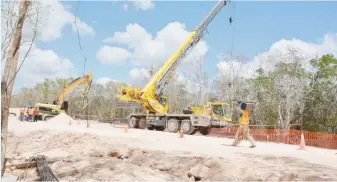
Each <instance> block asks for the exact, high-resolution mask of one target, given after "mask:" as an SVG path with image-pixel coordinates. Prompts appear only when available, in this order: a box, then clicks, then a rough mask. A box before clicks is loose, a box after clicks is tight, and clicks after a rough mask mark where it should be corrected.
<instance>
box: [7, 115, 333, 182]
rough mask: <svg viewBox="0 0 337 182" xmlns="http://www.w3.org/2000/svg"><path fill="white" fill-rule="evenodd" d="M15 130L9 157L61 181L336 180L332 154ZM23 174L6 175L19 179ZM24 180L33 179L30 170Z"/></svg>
mask: <svg viewBox="0 0 337 182" xmlns="http://www.w3.org/2000/svg"><path fill="white" fill-rule="evenodd" d="M69 120H70V118H68V116H65V115H62V116H60V117H57V118H56V117H55V118H53V119H52V120H49V121H47V122H43V121H40V122H37V123H32V122H20V121H18V120H17V118H16V117H14V116H11V117H10V121H9V141H8V142H9V143H8V149H7V157H8V158H11V159H12V160H13V159H19V158H24V157H31V156H33V155H37V154H44V155H46V156H48V157H49V158H50V159H58V160H59V161H57V162H54V163H53V164H51V168H52V169H53V171H54V172H55V173H56V175H57V177H58V178H59V179H61V180H115V181H120V180H126V181H130V180H137V181H150V180H151V181H153V180H156V181H157V180H159V181H177V180H183V181H198V180H202V181H203V180H208V181H223V180H287V181H289V180H310V181H326V180H334V181H336V180H337V173H336V171H337V155H336V150H327V149H318V148H313V147H307V148H306V150H304V151H302V150H297V149H298V147H297V146H292V145H286V144H274V143H262V142H258V143H257V147H256V148H253V149H251V148H249V145H250V144H249V143H248V142H247V141H243V142H242V143H241V144H240V146H239V147H232V146H230V144H231V143H232V140H231V139H226V138H214V137H205V136H187V135H185V136H184V138H179V135H178V134H173V133H167V132H158V131H147V130H137V129H129V131H128V132H127V133H125V132H124V129H123V128H116V127H113V126H112V125H110V124H103V123H97V122H92V123H91V125H92V126H91V128H86V122H85V121H72V123H71V125H69ZM23 172H25V170H17V169H12V170H11V169H7V170H6V173H7V174H13V175H15V176H20V175H22V174H23ZM27 172H28V173H27V179H35V178H36V177H37V174H36V171H35V169H30V170H28V171H27Z"/></svg>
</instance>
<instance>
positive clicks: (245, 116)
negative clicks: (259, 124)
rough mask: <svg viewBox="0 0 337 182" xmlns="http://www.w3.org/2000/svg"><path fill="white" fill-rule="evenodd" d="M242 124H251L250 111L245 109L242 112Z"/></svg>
mask: <svg viewBox="0 0 337 182" xmlns="http://www.w3.org/2000/svg"><path fill="white" fill-rule="evenodd" d="M239 120H240V124H246V125H248V124H249V114H248V110H247V109H245V110H243V111H242V116H241V117H240V119H239Z"/></svg>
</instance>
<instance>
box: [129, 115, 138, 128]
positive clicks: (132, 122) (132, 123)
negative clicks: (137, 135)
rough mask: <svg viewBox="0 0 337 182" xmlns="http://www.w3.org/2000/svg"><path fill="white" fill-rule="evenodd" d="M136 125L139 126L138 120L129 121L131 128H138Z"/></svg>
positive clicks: (132, 118)
mask: <svg viewBox="0 0 337 182" xmlns="http://www.w3.org/2000/svg"><path fill="white" fill-rule="evenodd" d="M136 125H137V118H135V117H131V118H130V119H129V127H130V128H136Z"/></svg>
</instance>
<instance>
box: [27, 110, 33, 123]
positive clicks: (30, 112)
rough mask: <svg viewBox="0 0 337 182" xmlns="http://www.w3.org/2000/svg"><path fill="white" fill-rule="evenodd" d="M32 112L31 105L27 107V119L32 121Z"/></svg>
mask: <svg viewBox="0 0 337 182" xmlns="http://www.w3.org/2000/svg"><path fill="white" fill-rule="evenodd" d="M33 114H34V109H33V107H29V109H28V120H29V121H33Z"/></svg>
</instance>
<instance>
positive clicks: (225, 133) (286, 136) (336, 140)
mask: <svg viewBox="0 0 337 182" xmlns="http://www.w3.org/2000/svg"><path fill="white" fill-rule="evenodd" d="M237 129H238V128H222V129H219V128H214V129H213V130H212V132H211V134H210V135H211V136H217V137H228V138H234V136H235V133H236V131H237ZM301 133H303V135H304V139H305V144H306V145H307V146H313V147H319V148H326V149H337V134H331V133H320V132H311V131H301V130H294V129H289V130H282V129H250V134H251V135H252V136H253V137H254V139H255V140H257V141H265V142H275V143H285V144H291V145H298V144H299V143H300V139H301Z"/></svg>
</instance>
